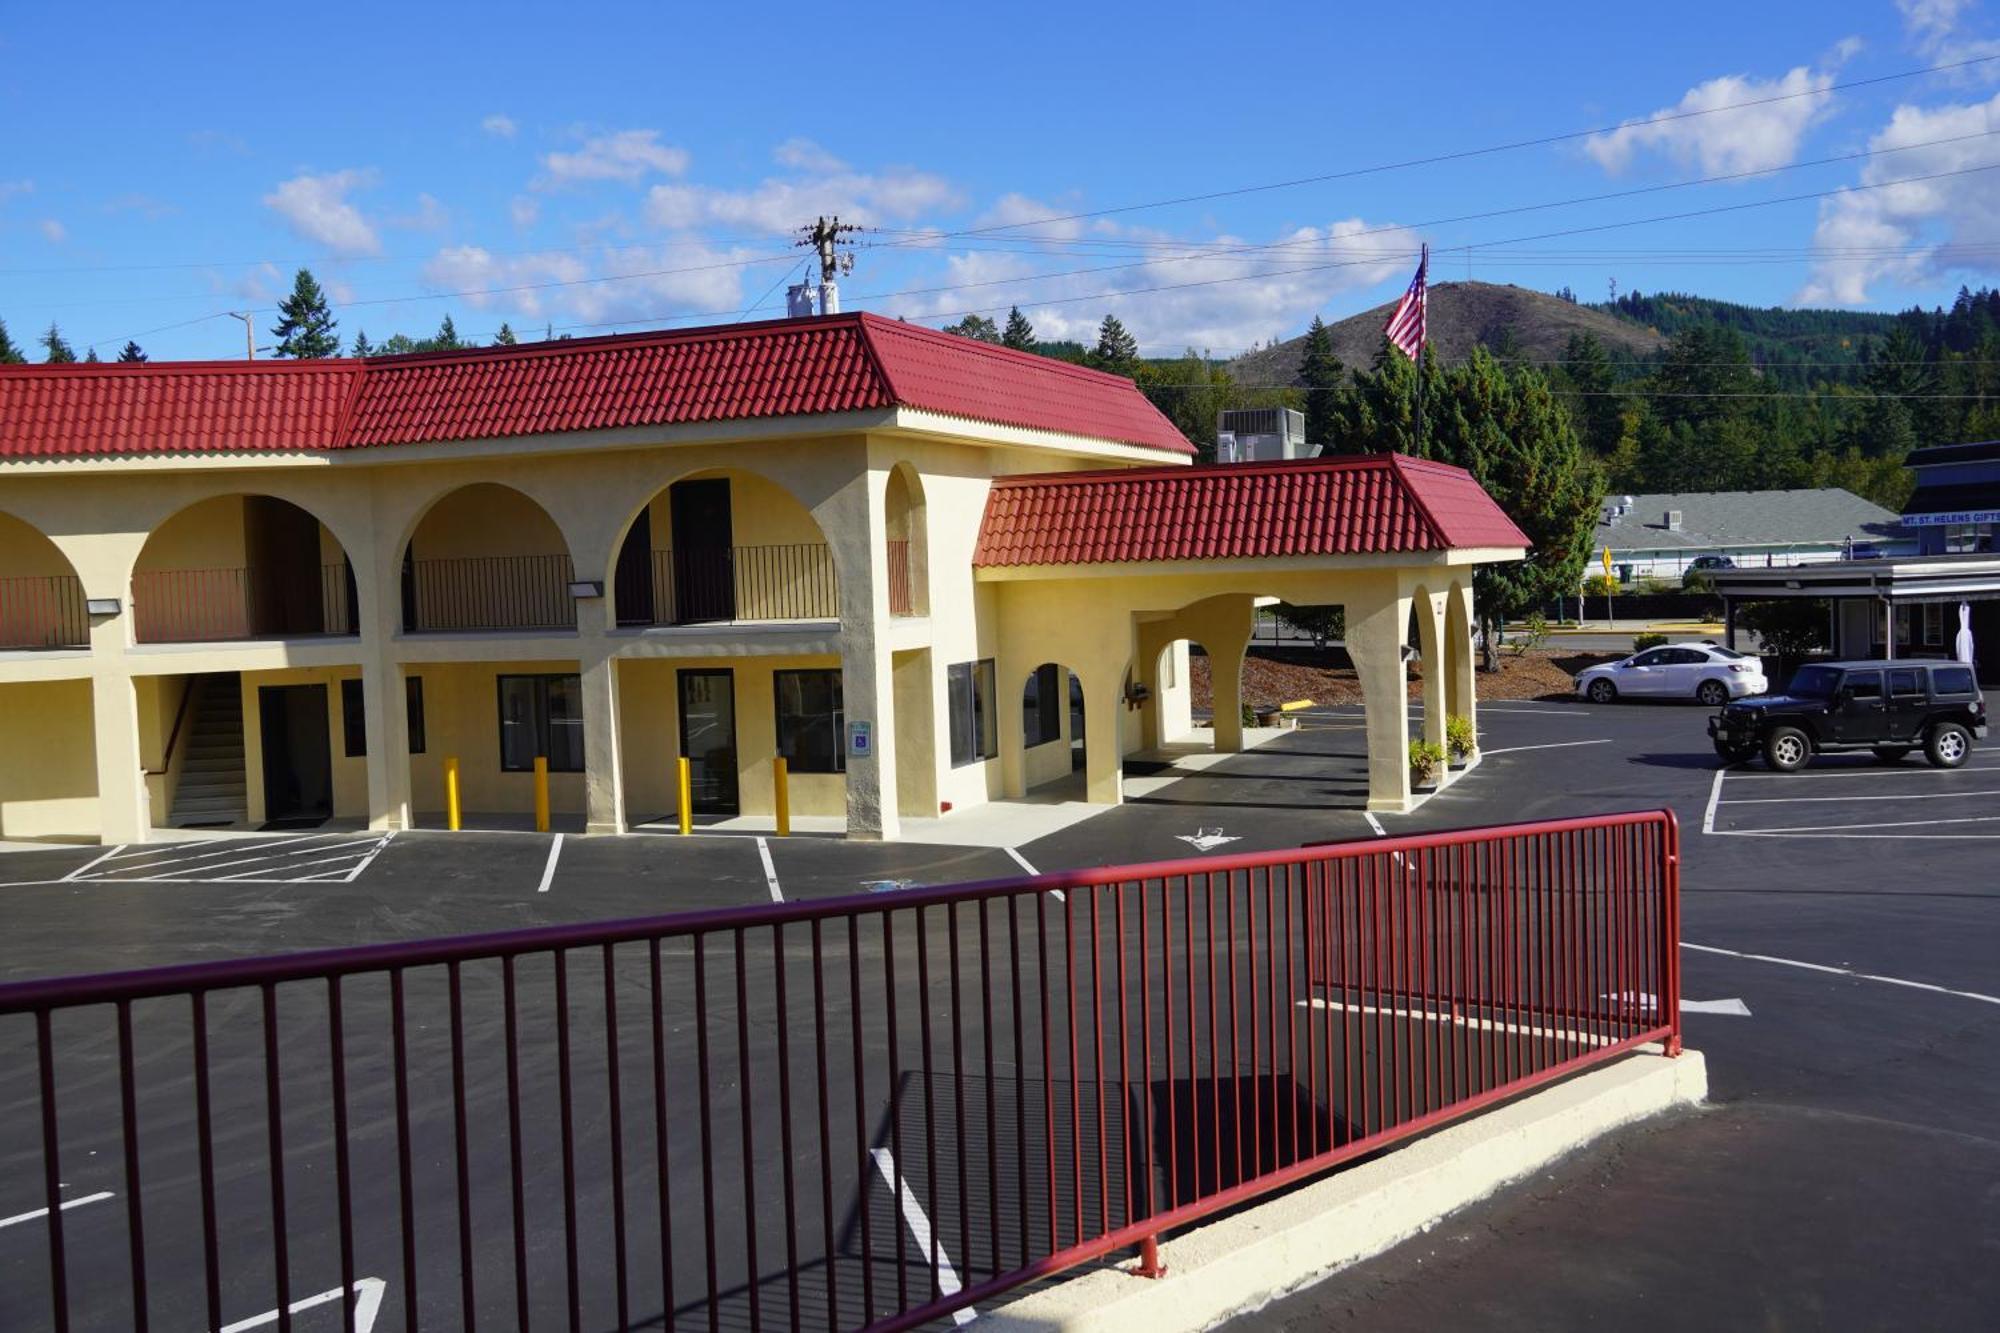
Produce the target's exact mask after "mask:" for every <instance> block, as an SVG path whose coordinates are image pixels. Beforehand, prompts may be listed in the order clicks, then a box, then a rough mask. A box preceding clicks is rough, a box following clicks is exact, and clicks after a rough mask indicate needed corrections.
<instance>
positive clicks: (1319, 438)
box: [1299, 315, 1347, 446]
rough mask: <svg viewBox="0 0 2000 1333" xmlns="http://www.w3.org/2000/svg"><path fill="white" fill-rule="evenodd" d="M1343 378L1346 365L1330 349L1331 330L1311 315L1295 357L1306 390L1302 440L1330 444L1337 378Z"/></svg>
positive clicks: (1336, 410) (1337, 401)
mask: <svg viewBox="0 0 2000 1333" xmlns="http://www.w3.org/2000/svg"><path fill="white" fill-rule="evenodd" d="M1346 378H1347V367H1345V366H1343V365H1341V364H1340V358H1339V357H1338V356H1335V355H1334V352H1333V334H1332V333H1331V332H1330V331H1328V329H1327V327H1326V321H1325V320H1323V319H1321V318H1320V317H1319V316H1318V315H1314V316H1313V322H1312V327H1311V328H1309V329H1307V330H1306V348H1305V354H1304V355H1303V356H1301V357H1300V358H1299V382H1300V383H1301V384H1303V385H1304V386H1305V391H1306V443H1308V444H1324V445H1329V446H1330V445H1332V443H1333V440H1334V434H1335V427H1336V425H1337V421H1338V415H1339V411H1340V388H1341V382H1342V381H1343V380H1345V379H1346Z"/></svg>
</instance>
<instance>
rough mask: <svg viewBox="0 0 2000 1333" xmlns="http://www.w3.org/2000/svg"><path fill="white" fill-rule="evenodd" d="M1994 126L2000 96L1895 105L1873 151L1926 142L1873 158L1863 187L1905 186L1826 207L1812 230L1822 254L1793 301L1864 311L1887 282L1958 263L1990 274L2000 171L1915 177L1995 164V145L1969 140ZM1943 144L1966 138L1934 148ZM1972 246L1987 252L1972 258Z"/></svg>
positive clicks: (1999, 211)
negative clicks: (1959, 102) (1862, 307)
mask: <svg viewBox="0 0 2000 1333" xmlns="http://www.w3.org/2000/svg"><path fill="white" fill-rule="evenodd" d="M1995 129H2000V95H1996V96H1994V97H1993V98H1991V99H1989V100H1987V101H1985V102H1974V103H1970V104H1965V105H1952V106H1940V107H1915V106H1900V107H1897V108H1896V111H1895V114H1894V115H1892V116H1891V117H1890V119H1889V123H1888V125H1887V126H1885V127H1884V128H1883V129H1882V130H1881V131H1880V132H1879V133H1878V134H1876V135H1875V136H1874V137H1873V138H1872V139H1870V140H1869V141H1868V146H1869V148H1871V149H1874V150H1878V151H1879V150H1882V149H1890V148H1901V147H1903V146H1904V145H1908V144H1928V145H1929V146H1928V147H1923V148H1910V149H1908V150H1906V151H1903V152H1898V153H1895V154H1894V155H1893V156H1892V157H1888V158H1877V159H1874V160H1872V161H1870V162H1869V163H1868V164H1867V165H1866V167H1864V168H1863V170H1862V173H1861V183H1862V184H1864V185H1875V184H1879V183H1882V182H1896V181H1904V182H1908V183H1905V184H1889V185H1886V186H1884V188H1881V189H1871V190H1865V191H1859V192H1856V193H1851V194H1843V195H1836V196H1834V197H1833V198H1830V199H1824V200H1821V201H1820V206H1819V222H1818V225H1817V227H1816V228H1815V229H1814V232H1813V244H1814V247H1815V248H1816V249H1817V250H1818V251H1819V252H1820V254H1819V257H1818V258H1817V259H1816V261H1815V262H1814V265H1813V271H1812V276H1811V278H1810V279H1809V280H1808V281H1807V282H1806V285H1805V286H1804V287H1803V288H1801V289H1800V291H1799V293H1798V295H1797V297H1796V298H1795V299H1796V300H1797V301H1798V302H1799V303H1800V304H1802V305H1825V304H1833V305H1860V304H1862V303H1864V302H1866V301H1867V300H1868V299H1869V290H1870V288H1871V287H1873V286H1874V285H1875V284H1877V283H1880V282H1889V283H1916V282H1921V281H1925V280H1928V279H1931V278H1934V277H1936V276H1937V275H1939V274H1941V273H1943V272H1945V271H1947V270H1950V269H1952V268H1960V267H1964V268H1977V269H1981V270H1986V269H1989V268H1990V267H1991V261H1990V259H1988V258H1985V257H1984V256H1985V255H1990V253H1991V250H1992V247H1996V246H2000V179H1996V174H2000V173H1983V172H1982V173H1976V174H1972V175H1964V176H1954V177H1950V178H1948V179H1944V180H1930V181H1910V180H1909V178H1911V177H1914V176H1932V175H1937V174H1939V173H1942V172H1951V171H1963V170H1966V169H1967V168H1971V167H1978V166H1984V165H1986V164H1987V163H1988V162H1990V161H1991V160H1992V151H1991V147H1990V141H1988V140H1983V139H1965V138H1964V136H1967V135H1978V134H1984V133H1988V132H1991V131H1993V130H1995ZM1938 139H1962V140H1963V141H1962V142H1959V143H1935V142H1933V141H1934V140H1938ZM1974 250H1977V251H1979V252H1981V256H1980V257H1978V258H1974V257H1973V251H1974Z"/></svg>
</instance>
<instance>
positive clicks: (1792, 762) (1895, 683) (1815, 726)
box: [1708, 662, 1986, 773]
mask: <svg viewBox="0 0 2000 1333" xmlns="http://www.w3.org/2000/svg"><path fill="white" fill-rule="evenodd" d="M1708 734H1709V736H1710V737H1711V738H1712V739H1713V740H1714V742H1715V752H1716V753H1717V754H1719V755H1721V756H1722V757H1723V759H1725V760H1727V761H1728V762H1730V763H1741V762H1742V761H1744V760H1746V759H1748V758H1750V757H1751V756H1752V755H1755V754H1759V753H1761V754H1762V755H1763V756H1764V762H1765V763H1766V764H1769V765H1770V766H1771V767H1772V768H1774V769H1776V770H1777V771H1779V772H1781V773H1790V772H1793V771H1795V770H1797V769H1801V768H1804V767H1805V766H1806V765H1807V764H1809V763H1811V762H1812V757H1813V756H1814V755H1815V754H1819V753H1822V752H1825V751H1836V750H1873V751H1874V752H1875V755H1876V757H1877V758H1879V759H1881V760H1883V761H1884V762H1886V763H1894V762H1896V761H1897V760H1898V759H1901V758H1902V757H1903V756H1904V755H1907V754H1908V753H1909V752H1910V751H1912V750H1915V749H1918V748H1920V747H1921V748H1922V750H1923V752H1924V757H1925V758H1927V759H1929V760H1930V761H1931V763H1932V764H1933V765H1934V766H1936V767H1938V768H1957V767H1958V766H1959V765H1960V764H1963V763H1964V762H1965V761H1966V758H1967V756H1969V755H1970V754H1971V753H1972V743H1973V742H1974V741H1975V740H1985V739H1986V698H1985V696H1984V695H1982V694H1981V693H1980V691H1979V682H1978V680H1977V679H1976V678H1975V677H1974V676H1973V674H1972V668H1971V667H1969V666H1966V665H1965V664H1963V663H1961V662H1814V663H1810V664H1808V665H1806V666H1802V667H1800V668H1799V669H1798V670H1797V671H1796V672H1794V673H1793V675H1792V680H1791V684H1789V685H1787V686H1786V687H1785V690H1784V693H1782V694H1774V695H1770V696H1768V697H1766V698H1762V699H1743V700H1738V701H1737V702H1735V703H1731V704H1729V705H1727V706H1726V707H1724V708H1723V710H1722V711H1721V712H1720V713H1718V714H1716V715H1715V716H1714V717H1712V718H1710V719H1709V720H1708Z"/></svg>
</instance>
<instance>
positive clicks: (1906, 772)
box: [1723, 764, 2000, 783]
mask: <svg viewBox="0 0 2000 1333" xmlns="http://www.w3.org/2000/svg"><path fill="white" fill-rule="evenodd" d="M1723 771H1724V772H1729V770H1727V769H1724V770H1723ZM1962 773H2000V764H1961V765H1960V766H1959V767H1957V768H1931V767H1928V766H1926V767H1923V768H1914V767H1912V768H1901V767H1889V766H1886V765H1884V766H1879V767H1877V766H1870V767H1867V768H1835V769H1825V768H1818V767H1814V768H1809V769H1807V770H1806V771H1805V772H1803V773H1770V772H1759V771H1757V770H1754V769H1751V770H1746V771H1744V772H1732V773H1729V776H1730V777H1732V778H1734V779H1735V780H1736V781H1738V782H1794V783H1796V782H1831V781H1832V780H1833V779H1835V778H1885V779H1886V778H1949V777H1957V776H1958V775H1960V774H1962Z"/></svg>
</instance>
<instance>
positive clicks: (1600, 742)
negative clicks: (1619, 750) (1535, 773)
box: [1480, 736, 1611, 759]
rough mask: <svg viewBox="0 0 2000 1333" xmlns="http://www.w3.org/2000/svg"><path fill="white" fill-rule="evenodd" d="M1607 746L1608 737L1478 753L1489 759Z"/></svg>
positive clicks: (1510, 746) (1520, 746)
mask: <svg viewBox="0 0 2000 1333" xmlns="http://www.w3.org/2000/svg"><path fill="white" fill-rule="evenodd" d="M1609 744H1611V738H1610V737H1609V736H1605V737H1602V738H1601V739H1598V740H1594V741H1549V742H1547V743H1545V744H1542V745H1509V746H1507V747H1505V748H1504V749H1499V750H1481V751H1480V753H1481V754H1483V755H1485V756H1486V757H1487V758H1489V759H1490V758H1492V757H1493V756H1494V755H1496V754H1520V753H1521V752H1523V751H1524V750H1567V749H1569V748H1570V747H1571V746H1573V745H1609Z"/></svg>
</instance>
